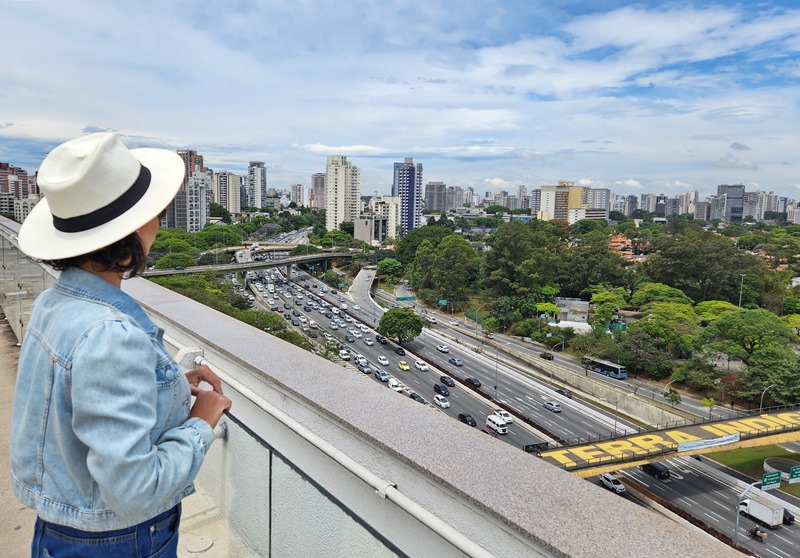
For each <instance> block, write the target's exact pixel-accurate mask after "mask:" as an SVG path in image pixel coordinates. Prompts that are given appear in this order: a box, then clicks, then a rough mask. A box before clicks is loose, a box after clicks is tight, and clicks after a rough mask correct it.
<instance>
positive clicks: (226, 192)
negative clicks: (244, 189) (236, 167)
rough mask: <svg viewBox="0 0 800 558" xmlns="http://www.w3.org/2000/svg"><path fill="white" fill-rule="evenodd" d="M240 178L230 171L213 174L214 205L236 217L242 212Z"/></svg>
mask: <svg viewBox="0 0 800 558" xmlns="http://www.w3.org/2000/svg"><path fill="white" fill-rule="evenodd" d="M240 184H241V177H240V176H239V175H238V174H235V173H232V172H230V171H220V172H217V173H215V174H214V203H218V204H219V205H221V206H222V207H224V208H225V209H226V210H227V211H228V212H229V213H231V214H233V215H238V214H240V213H241V212H242V202H241V195H240V193H241V189H240V186H239V185H240Z"/></svg>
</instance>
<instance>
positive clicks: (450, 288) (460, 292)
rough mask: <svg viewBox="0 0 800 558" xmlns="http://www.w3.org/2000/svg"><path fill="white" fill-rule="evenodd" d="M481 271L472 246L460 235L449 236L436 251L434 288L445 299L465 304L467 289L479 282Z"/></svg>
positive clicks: (433, 269) (432, 281)
mask: <svg viewBox="0 0 800 558" xmlns="http://www.w3.org/2000/svg"><path fill="white" fill-rule="evenodd" d="M479 269H480V258H479V256H478V254H477V253H476V252H475V249H474V248H473V247H472V245H471V244H470V243H469V242H467V241H466V240H465V239H464V238H463V237H462V236H460V235H455V234H454V235H451V236H448V237H446V238H444V239H442V242H441V243H440V244H439V246H438V248H436V250H435V256H434V259H433V267H432V269H431V272H432V277H431V283H432V288H433V289H434V290H435V291H436V292H438V293H441V296H442V298H444V299H447V300H450V301H453V302H462V303H463V302H465V301H466V299H467V295H466V292H467V288H468V287H469V286H470V285H472V284H474V283H475V281H476V280H477V277H478V270H479Z"/></svg>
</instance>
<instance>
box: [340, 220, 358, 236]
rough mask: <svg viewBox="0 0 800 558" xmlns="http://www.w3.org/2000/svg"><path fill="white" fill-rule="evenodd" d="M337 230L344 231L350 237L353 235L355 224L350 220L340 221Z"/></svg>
mask: <svg viewBox="0 0 800 558" xmlns="http://www.w3.org/2000/svg"><path fill="white" fill-rule="evenodd" d="M339 230H340V231H342V232H344V233H347V234H348V235H350V236H351V237H354V236H355V232H356V225H355V223H353V222H352V221H342V222H341V223H339Z"/></svg>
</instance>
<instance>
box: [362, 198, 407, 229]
mask: <svg viewBox="0 0 800 558" xmlns="http://www.w3.org/2000/svg"><path fill="white" fill-rule="evenodd" d="M400 205H401V200H400V198H398V197H386V196H384V197H382V198H372V199H371V200H370V202H369V209H370V211H371V212H372V213H373V214H374V215H376V216H378V217H380V218H381V219H383V220H384V221H385V222H386V229H385V230H386V238H400V235H401V233H402V229H401V227H400ZM380 240H383V239H380Z"/></svg>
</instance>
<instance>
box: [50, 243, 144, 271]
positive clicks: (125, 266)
mask: <svg viewBox="0 0 800 558" xmlns="http://www.w3.org/2000/svg"><path fill="white" fill-rule="evenodd" d="M42 261H43V263H45V264H47V265H49V266H51V267H52V268H53V269H55V270H57V271H64V270H65V269H67V268H70V267H79V266H81V265H83V264H85V263H86V262H92V263H93V264H94V268H95V269H96V270H97V271H116V272H120V273H125V272H129V275H128V276H129V277H136V276H137V275H139V274H140V273H141V272H142V271H144V268H145V265H146V264H147V254H146V253H145V251H144V246H143V245H142V240H141V239H140V238H139V235H138V234H137V233H136V232H133V233H131V234H129V235H128V236H126V237H125V238H123V239H121V240H118V241H116V242H114V243H112V244H109V245H108V246H106V247H105V248H101V249H99V250H95V251H94V252H90V253H88V254H82V255H80V256H73V257H71V258H64V259H59V260H42Z"/></svg>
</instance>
